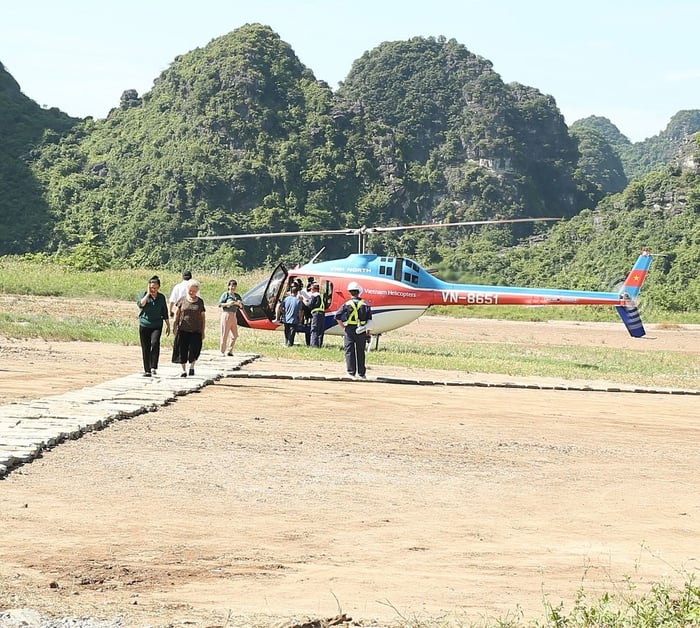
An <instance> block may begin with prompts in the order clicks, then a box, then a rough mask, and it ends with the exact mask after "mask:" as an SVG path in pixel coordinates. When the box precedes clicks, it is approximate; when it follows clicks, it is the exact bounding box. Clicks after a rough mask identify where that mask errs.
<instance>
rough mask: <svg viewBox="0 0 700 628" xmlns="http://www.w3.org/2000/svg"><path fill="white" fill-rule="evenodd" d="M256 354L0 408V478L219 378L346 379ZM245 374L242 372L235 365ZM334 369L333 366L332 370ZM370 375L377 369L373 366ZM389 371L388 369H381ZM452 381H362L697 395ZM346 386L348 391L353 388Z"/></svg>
mask: <svg viewBox="0 0 700 628" xmlns="http://www.w3.org/2000/svg"><path fill="white" fill-rule="evenodd" d="M258 358H260V356H259V355H257V354H235V355H234V356H233V357H227V358H225V359H222V358H221V356H220V355H219V353H218V352H203V353H202V355H201V357H200V359H199V360H198V361H197V366H196V374H195V375H194V376H193V377H186V378H183V377H179V374H180V372H181V370H180V367H179V366H176V365H168V366H165V367H163V368H162V369H159V371H158V375H156V376H155V377H151V378H147V377H143V376H142V375H141V374H140V373H139V374H134V375H128V376H126V377H122V378H119V379H114V380H111V381H108V382H104V383H102V384H99V385H97V386H91V387H87V388H81V389H79V390H75V391H71V392H67V393H64V394H61V395H54V396H50V397H43V398H40V399H31V400H27V401H19V402H16V403H10V404H7V405H0V478H2V477H4V476H5V475H6V474H7V473H8V472H9V471H10V470H12V469H14V468H16V467H18V466H19V465H21V464H24V463H26V462H31V461H32V460H34V459H35V458H38V457H39V456H41V454H42V452H43V451H44V450H46V449H50V448H52V447H55V446H56V445H58V444H59V443H61V442H63V441H65V440H68V439H75V438H80V437H81V436H82V435H83V434H85V433H86V432H91V431H93V430H98V429H102V428H103V427H105V426H107V425H109V424H110V423H111V422H113V421H118V420H120V419H127V418H131V417H134V416H137V415H139V414H143V413H145V412H153V411H155V410H157V409H158V408H160V407H162V406H165V405H166V404H168V403H171V402H173V401H175V400H176V399H177V397H179V396H181V395H187V394H189V393H192V392H196V391H198V390H201V389H202V388H204V387H205V386H208V385H209V384H213V383H214V382H216V381H218V380H220V379H222V378H224V377H245V378H261V379H297V380H316V381H348V382H349V383H350V379H351V378H349V377H347V376H345V375H340V374H339V375H333V374H330V373H329V372H328V370H327V369H323V368H321V367H319V365H318V364H315V365H314V364H309V363H304V362H298V361H297V362H294V363H285V364H284V366H282V365H281V363H280V362H279V361H274V360H273V361H270V362H269V363H266V361H265V360H264V359H263V360H258ZM245 366H248V368H246V369H243V367H245ZM336 366H338V365H336ZM338 368H341V367H338ZM377 370H378V371H381V370H383V369H382V367H381V366H379V367H377ZM386 370H389V371H390V369H386ZM458 375H459V377H458V378H456V379H454V380H442V379H425V378H424V376H423V377H416V376H414V374H413V373H411V372H409V371H405V370H404V371H403V372H402V373H399V372H396V371H395V372H394V373H393V374H391V375H387V376H383V375H382V376H373V375H369V376H368V379H367V382H364V381H359V382H357V385H364V384H366V383H382V384H399V385H400V384H408V385H414V386H415V385H420V386H467V387H469V386H471V387H493V388H528V389H536V390H562V391H567V390H569V391H585V392H608V393H644V394H664V395H668V394H670V395H700V390H697V389H671V388H647V387H636V386H626V385H618V384H608V383H605V382H597V383H591V382H570V381H569V382H567V381H565V380H555V379H551V378H550V379H547V378H534V377H533V378H526V377H522V378H510V377H508V376H503V375H487V376H484V375H481V376H475V375H474V374H469V373H459V374H458ZM351 385H355V383H354V382H353V383H352V384H351Z"/></svg>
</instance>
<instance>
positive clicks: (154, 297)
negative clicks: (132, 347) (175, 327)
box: [136, 275, 170, 377]
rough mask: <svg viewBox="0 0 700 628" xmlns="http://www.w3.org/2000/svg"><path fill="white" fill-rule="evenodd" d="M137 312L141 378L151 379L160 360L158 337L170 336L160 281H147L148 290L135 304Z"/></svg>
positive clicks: (154, 278) (168, 319)
mask: <svg viewBox="0 0 700 628" xmlns="http://www.w3.org/2000/svg"><path fill="white" fill-rule="evenodd" d="M136 304H137V305H138V306H139V309H140V310H141V311H140V312H139V340H140V341H141V357H142V358H143V376H144V377H151V376H152V375H155V374H156V371H157V369H158V361H159V359H160V337H161V335H162V334H163V321H165V333H166V335H168V336H169V335H170V318H169V316H168V304H167V303H166V301H165V295H164V294H162V293H161V292H160V279H159V278H158V276H157V275H153V277H151V278H150V279H149V280H148V289H147V290H146V291H145V292H143V293H142V294H141V297H140V298H139V300H138V301H137V302H136Z"/></svg>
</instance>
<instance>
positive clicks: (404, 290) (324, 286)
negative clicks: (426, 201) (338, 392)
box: [188, 218, 654, 349]
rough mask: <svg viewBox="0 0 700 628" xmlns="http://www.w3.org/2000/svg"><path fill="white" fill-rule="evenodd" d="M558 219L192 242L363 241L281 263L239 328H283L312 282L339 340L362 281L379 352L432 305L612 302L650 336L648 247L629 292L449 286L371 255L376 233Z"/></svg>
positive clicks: (634, 328) (634, 332)
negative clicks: (344, 314) (345, 310)
mask: <svg viewBox="0 0 700 628" xmlns="http://www.w3.org/2000/svg"><path fill="white" fill-rule="evenodd" d="M551 220H560V219H559V218H513V219H503V220H475V221H466V222H451V223H435V224H419V225H403V226H389V227H366V226H363V227H360V228H356V229H330V230H317V231H285V232H278V233H250V234H239V235H218V236H198V237H191V238H188V239H190V240H229V239H240V238H260V237H276V236H309V235H348V236H355V237H357V242H358V252H357V253H353V254H351V255H349V256H347V257H346V258H344V259H333V260H328V261H322V262H317V261H316V260H317V258H318V257H319V256H320V255H321V253H322V252H323V250H324V249H323V248H322V249H321V250H320V251H319V252H318V253H316V255H314V257H313V258H312V259H311V260H310V261H309V262H307V263H305V264H303V265H296V266H295V267H294V268H292V269H287V268H286V267H285V266H284V264H281V263H280V264H278V265H277V267H276V268H275V269H274V270H273V271H272V273H271V274H270V276H269V278H267V279H265V280H263V281H261V282H260V283H258V284H257V285H256V286H254V287H253V288H252V289H250V290H249V291H248V292H246V293H245V294H244V295H243V299H242V300H243V308H240V309H239V310H238V324H239V325H241V326H243V327H249V328H253V329H264V330H275V329H278V328H279V327H280V326H281V323H280V322H278V320H277V306H278V304H279V303H280V301H281V300H282V299H284V297H285V296H286V294H288V291H289V289H290V287H291V285H292V283H294V282H297V283H299V282H301V283H302V284H303V282H309V283H310V282H312V281H313V282H315V283H317V284H318V285H319V291H320V293H321V295H322V299H323V306H324V308H325V333H326V334H330V335H338V336H342V335H343V329H342V328H341V327H340V326H339V325H338V323H337V321H336V320H335V312H336V311H337V310H338V309H339V308H340V307H341V306H342V305H343V303H345V302H346V301H347V300H348V299H349V298H350V296H351V295H350V292H349V290H348V285H349V284H350V282H357V283H359V284H360V286H361V287H362V293H361V298H362V299H363V300H364V301H365V302H367V303H368V304H369V305H370V306H371V308H372V321H371V324H372V326H371V329H370V333H371V336H372V338H374V340H375V346H374V348H375V349H376V348H377V347H378V344H379V337H380V336H381V334H383V333H385V332H388V331H392V330H394V329H398V328H400V327H403V326H404V325H408V324H409V323H412V322H413V321H415V320H416V319H418V318H419V317H420V316H421V315H422V314H424V313H425V311H426V310H427V309H428V308H429V307H431V306H433V305H442V306H489V305H525V306H555V305H559V306H565V305H607V306H613V307H615V308H616V310H617V312H618V314H619V315H620V318H621V319H622V322H623V323H624V325H625V327H626V328H627V331H628V332H629V334H630V336H632V337H635V338H640V337H642V336H644V335H645V334H646V331H645V329H644V325H643V323H642V320H641V317H640V314H639V310H638V308H637V304H638V296H639V292H640V290H641V288H642V285H643V283H644V280H645V279H646V276H647V274H648V272H649V268H650V267H651V263H652V260H653V257H654V256H653V255H652V254H651V253H650V252H649V251H648V250H647V249H643V250H642V252H641V253H640V255H639V257H638V258H637V260H636V262H635V263H634V265H633V266H632V269H631V270H630V271H629V274H628V275H627V278H626V279H625V281H624V283H623V284H622V287H621V288H620V289H619V290H618V291H616V292H602V291H590V290H568V289H555V288H526V287H517V286H489V285H479V284H473V285H472V284H458V283H449V282H446V281H443V280H441V279H439V278H438V277H436V276H435V275H434V274H433V273H431V272H430V271H428V270H426V269H425V268H423V267H422V266H421V265H420V264H418V263H417V262H416V261H414V260H412V259H410V258H408V257H394V256H381V255H376V254H374V253H369V252H367V238H368V236H370V235H371V234H374V233H381V232H389V231H399V230H402V231H403V230H412V229H434V228H443V227H456V226H466V225H486V224H500V223H516V222H540V221H551ZM300 331H305V329H304V328H303V326H302V327H300Z"/></svg>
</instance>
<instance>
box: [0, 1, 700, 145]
mask: <svg viewBox="0 0 700 628" xmlns="http://www.w3.org/2000/svg"><path fill="white" fill-rule="evenodd" d="M253 22H257V23H261V24H265V25H268V26H270V27H271V28H272V29H273V30H274V31H275V32H276V33H277V34H278V35H279V36H280V37H281V39H282V40H284V41H286V42H287V43H288V44H289V45H290V46H291V47H292V49H293V50H294V52H295V53H296V55H297V57H298V58H299V59H300V61H301V62H302V63H303V64H304V65H305V66H307V67H308V68H310V69H311V70H312V71H313V73H314V75H315V76H316V78H317V79H322V80H325V81H326V82H327V83H328V84H329V85H330V86H331V87H332V88H334V89H335V88H336V87H337V86H338V83H339V82H340V81H343V80H344V79H345V77H346V76H347V74H348V72H349V71H350V68H351V66H352V63H353V61H355V60H356V59H358V58H359V57H360V56H362V54H363V53H364V52H366V51H368V50H371V49H372V48H374V47H376V46H378V45H379V44H381V43H383V42H385V41H399V40H407V39H410V38H411V37H416V36H422V37H430V36H434V37H439V36H444V37H446V38H447V39H455V40H457V41H458V42H459V43H460V44H463V45H464V46H465V47H466V48H467V49H468V50H469V51H470V52H472V53H474V54H476V55H479V56H481V57H484V58H486V59H488V60H489V61H491V62H492V64H493V69H494V71H495V72H497V73H498V74H499V75H500V76H501V78H502V79H503V81H505V82H506V83H510V82H518V83H522V84H525V85H529V86H531V87H535V88H537V89H539V90H540V91H541V92H543V93H545V94H549V95H551V96H553V97H554V99H555V100H556V102H557V105H558V107H559V109H560V111H561V113H562V114H563V115H564V118H565V120H566V123H567V124H571V123H572V122H574V121H575V120H578V119H580V118H583V117H587V116H590V115H596V116H604V117H606V118H608V119H610V120H611V121H612V122H613V124H615V125H616V126H617V128H618V129H620V131H621V132H622V133H624V134H625V135H626V136H627V137H628V138H629V139H630V140H631V141H633V142H638V141H642V140H644V139H646V138H648V137H651V136H653V135H656V134H658V133H659V132H660V131H662V130H663V129H664V128H665V127H666V125H667V124H668V122H669V120H670V119H671V117H672V116H673V115H674V114H675V113H677V112H678V111H680V110H682V109H700V52H698V50H699V48H698V45H697V32H698V24H700V2H698V1H697V0H587V1H586V2H581V1H580V0H530V1H529V2H524V1H523V0H478V1H474V0H424V1H422V2H421V1H419V0H413V1H411V0H345V1H343V2H340V1H336V0H243V1H241V0H188V1H185V0H180V1H178V0H138V1H137V0H113V1H112V2H109V3H102V2H94V1H92V2H87V1H84V0H61V1H56V0H23V1H21V2H13V3H12V8H9V7H8V8H7V9H6V10H4V11H3V16H2V19H0V63H2V64H3V65H4V66H5V69H6V71H8V72H9V73H10V74H11V75H12V76H13V77H14V79H15V80H16V81H17V82H18V83H19V85H20V88H21V89H22V92H23V93H24V94H25V95H26V96H28V97H29V98H31V99H33V100H35V101H36V102H37V103H38V104H39V105H41V106H45V107H58V108H59V109H60V110H62V111H64V112H66V113H68V114H69V115H71V116H75V117H86V116H93V117H94V118H104V117H106V116H107V114H108V113H109V110H110V109H112V108H113V107H116V106H118V105H119V99H120V97H121V94H122V92H123V91H124V90H126V89H136V90H137V91H138V92H139V94H141V95H142V94H144V93H146V92H148V91H150V89H151V88H152V87H153V81H154V80H155V79H156V78H157V77H158V76H159V75H160V74H161V72H163V70H165V69H167V68H168V67H169V66H170V65H171V64H172V62H173V61H174V60H175V57H177V56H178V55H181V54H185V53H187V52H189V51H190V50H193V49H195V48H202V47H204V46H206V45H207V44H208V43H209V42H210V41H211V40H212V39H215V38H217V37H220V36H222V35H225V34H227V33H229V32H231V31H233V30H235V29H236V28H238V27H240V26H242V25H243V24H247V23H253Z"/></svg>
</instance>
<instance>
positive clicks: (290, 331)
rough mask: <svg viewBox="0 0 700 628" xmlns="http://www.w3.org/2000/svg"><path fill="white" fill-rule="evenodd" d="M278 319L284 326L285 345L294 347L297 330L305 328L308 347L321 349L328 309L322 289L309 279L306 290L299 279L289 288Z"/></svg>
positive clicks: (281, 303)
mask: <svg viewBox="0 0 700 628" xmlns="http://www.w3.org/2000/svg"><path fill="white" fill-rule="evenodd" d="M277 316H278V319H279V320H280V322H281V323H282V324H283V325H284V344H285V346H287V347H291V346H293V345H294V339H295V338H296V333H297V330H298V329H299V327H300V326H302V325H303V326H304V327H305V331H304V333H305V337H306V346H307V347H315V348H317V349H320V348H321V347H322V346H323V336H324V333H325V331H326V307H325V303H324V299H323V295H322V294H321V287H320V286H319V284H318V282H316V280H315V279H314V278H313V277H309V279H308V281H307V284H306V288H304V284H303V282H302V280H301V279H299V278H298V277H297V278H296V279H295V280H294V281H293V282H292V284H291V286H290V287H289V293H288V294H287V296H286V297H285V298H284V299H283V300H282V301H281V302H280V304H279V308H278V313H277Z"/></svg>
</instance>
